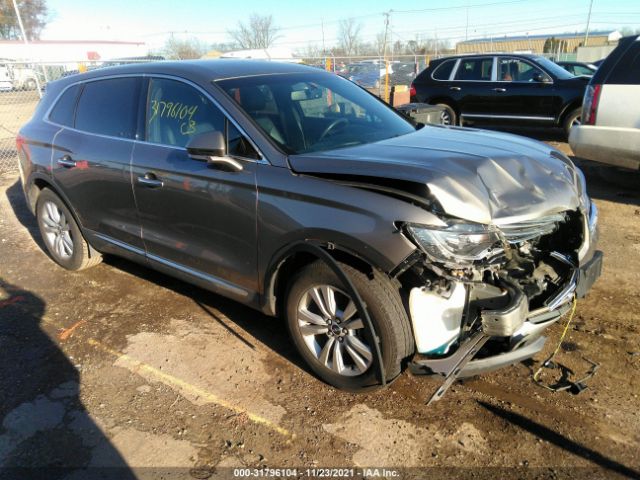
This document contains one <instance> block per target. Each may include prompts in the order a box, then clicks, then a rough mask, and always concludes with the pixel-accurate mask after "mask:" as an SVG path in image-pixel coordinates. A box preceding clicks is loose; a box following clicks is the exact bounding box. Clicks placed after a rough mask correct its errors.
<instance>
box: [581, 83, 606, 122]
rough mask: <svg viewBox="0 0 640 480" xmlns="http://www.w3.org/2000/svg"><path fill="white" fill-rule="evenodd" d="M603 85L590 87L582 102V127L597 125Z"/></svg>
mask: <svg viewBox="0 0 640 480" xmlns="http://www.w3.org/2000/svg"><path fill="white" fill-rule="evenodd" d="M601 90H602V85H600V84H596V85H589V86H588V87H587V89H586V90H585V92H584V99H583V100H582V122H581V123H582V125H595V124H596V114H597V113H598V103H599V102H600V92H601Z"/></svg>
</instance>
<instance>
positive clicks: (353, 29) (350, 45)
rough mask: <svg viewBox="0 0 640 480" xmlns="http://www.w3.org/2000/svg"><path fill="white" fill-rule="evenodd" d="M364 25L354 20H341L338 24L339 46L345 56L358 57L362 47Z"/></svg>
mask: <svg viewBox="0 0 640 480" xmlns="http://www.w3.org/2000/svg"><path fill="white" fill-rule="evenodd" d="M361 30H362V24H361V23H358V22H356V20H355V19H353V18H347V19H345V20H340V23H339V24H338V44H339V45H340V48H341V49H342V50H343V51H344V53H345V55H357V54H358V47H359V46H360V31H361Z"/></svg>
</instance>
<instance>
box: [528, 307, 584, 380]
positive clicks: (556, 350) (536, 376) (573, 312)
mask: <svg viewBox="0 0 640 480" xmlns="http://www.w3.org/2000/svg"><path fill="white" fill-rule="evenodd" d="M577 305H578V302H577V300H576V297H575V295H574V296H573V304H572V306H571V313H570V314H569V319H568V320H567V323H566V325H565V326H564V330H563V331H562V335H560V341H559V342H558V345H557V346H556V349H555V350H554V351H553V353H552V354H551V355H550V356H549V358H547V359H546V360H545V361H544V362H542V364H541V365H540V368H538V370H536V373H534V374H533V381H534V382H536V383H537V384H539V385H541V386H543V387H544V388H546V389H547V390H552V391H554V390H553V389H552V388H550V387H548V386H547V385H544V384H542V383H541V382H540V381H539V380H538V376H539V375H540V372H542V370H543V369H544V367H545V365H547V364H548V363H549V362H550V361H551V360H553V357H555V356H556V354H557V353H558V351H559V350H560V347H561V346H562V342H563V341H564V337H565V336H566V335H567V332H568V331H569V325H571V321H572V320H573V316H574V314H575V313H576V306H577Z"/></svg>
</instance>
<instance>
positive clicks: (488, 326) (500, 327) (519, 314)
mask: <svg viewBox="0 0 640 480" xmlns="http://www.w3.org/2000/svg"><path fill="white" fill-rule="evenodd" d="M507 290H508V291H509V294H510V295H511V301H510V302H509V305H507V306H506V307H505V308H501V309H500V310H483V311H482V313H481V314H480V318H481V320H482V331H483V332H484V334H485V335H489V336H491V337H510V336H511V335H513V334H514V333H515V332H517V331H518V330H519V329H520V327H522V324H523V323H524V321H525V320H526V319H527V316H528V314H529V303H528V301H527V297H526V296H525V295H524V293H522V291H521V290H520V289H519V288H515V287H512V286H510V285H508V286H507Z"/></svg>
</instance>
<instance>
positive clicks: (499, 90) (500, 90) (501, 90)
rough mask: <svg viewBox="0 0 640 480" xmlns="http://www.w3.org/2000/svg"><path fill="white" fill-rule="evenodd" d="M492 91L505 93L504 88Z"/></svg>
mask: <svg viewBox="0 0 640 480" xmlns="http://www.w3.org/2000/svg"><path fill="white" fill-rule="evenodd" d="M493 91H494V92H506V91H507V89H506V88H494V89H493Z"/></svg>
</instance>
